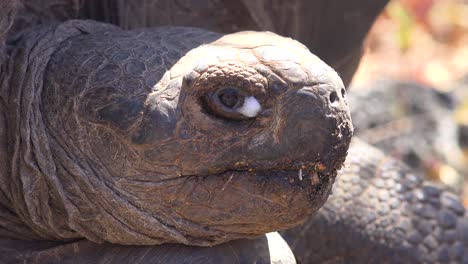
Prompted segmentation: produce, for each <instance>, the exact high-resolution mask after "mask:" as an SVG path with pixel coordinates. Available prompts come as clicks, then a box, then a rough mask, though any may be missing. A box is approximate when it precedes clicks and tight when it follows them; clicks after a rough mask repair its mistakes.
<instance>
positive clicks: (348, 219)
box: [282, 139, 468, 263]
mask: <svg viewBox="0 0 468 264" xmlns="http://www.w3.org/2000/svg"><path fill="white" fill-rule="evenodd" d="M282 234H283V235H284V237H285V239H286V241H287V242H288V243H289V245H290V246H291V247H292V249H293V252H294V253H295V255H296V259H297V260H298V262H299V263H468V214H467V213H466V210H465V208H464V207H463V205H462V204H461V203H460V200H459V198H458V197H457V196H456V195H454V194H452V193H450V192H448V191H446V190H445V189H444V188H442V187H440V186H437V185H434V184H432V183H429V182H426V181H424V180H423V179H422V178H421V177H420V176H417V175H415V174H413V173H412V172H411V170H409V169H408V168H407V167H406V166H405V165H404V164H402V163H401V162H400V161H398V160H395V159H393V158H390V157H388V156H385V155H384V154H383V153H382V152H380V151H379V150H377V149H375V148H373V147H371V146H369V145H367V144H366V143H364V142H362V141H360V140H358V139H353V143H352V144H351V147H350V150H349V154H348V158H347V161H346V163H345V165H344V167H343V168H342V169H341V170H340V172H339V174H338V177H337V181H336V182H335V185H334V186H333V194H332V195H331V196H330V198H329V199H328V201H327V203H326V204H325V205H324V206H323V207H322V209H320V210H319V212H318V213H317V215H316V216H314V217H313V218H312V219H311V220H309V221H308V222H307V223H306V224H305V225H303V226H300V227H297V228H294V229H292V230H288V231H285V232H283V233H282Z"/></svg>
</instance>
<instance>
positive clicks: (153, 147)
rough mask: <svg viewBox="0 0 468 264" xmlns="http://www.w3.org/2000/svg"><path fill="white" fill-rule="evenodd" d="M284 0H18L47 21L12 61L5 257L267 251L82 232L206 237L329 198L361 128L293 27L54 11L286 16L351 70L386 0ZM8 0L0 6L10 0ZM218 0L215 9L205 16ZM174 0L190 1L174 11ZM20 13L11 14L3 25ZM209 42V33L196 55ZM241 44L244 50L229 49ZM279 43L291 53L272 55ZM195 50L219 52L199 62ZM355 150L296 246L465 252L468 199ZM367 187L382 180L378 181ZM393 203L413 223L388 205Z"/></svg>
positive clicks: (252, 255)
mask: <svg viewBox="0 0 468 264" xmlns="http://www.w3.org/2000/svg"><path fill="white" fill-rule="evenodd" d="M273 2H275V1H272V2H271V3H270V2H268V3H267V1H265V2H264V3H266V4H265V5H262V4H261V1H256V2H250V1H249V2H248V1H246V2H245V4H244V8H245V9H244V10H243V11H239V12H238V11H237V10H239V8H240V9H242V8H241V6H240V5H239V4H238V3H236V4H233V3H234V2H232V3H231V2H230V1H227V2H225V3H222V4H219V3H218V4H216V3H215V2H211V1H207V2H206V3H205V4H204V5H201V4H197V5H196V6H191V7H190V8H186V7H187V6H185V7H184V6H183V5H180V3H179V2H178V1H170V2H167V3H166V4H165V5H163V6H161V5H157V10H159V12H160V15H159V16H158V15H157V12H152V11H151V7H150V5H142V4H138V2H132V3H135V4H134V5H132V4H128V5H126V3H125V2H118V4H117V5H112V6H107V8H103V9H101V8H100V6H101V7H105V6H106V5H108V4H109V3H110V2H106V1H102V2H100V1H93V2H86V3H85V4H84V5H82V4H81V3H79V1H70V2H66V1H65V2H63V3H61V4H54V5H52V4H50V3H51V2H49V1H25V4H26V7H25V8H24V9H20V10H19V12H18V16H17V18H18V21H21V23H15V25H14V26H13V28H12V29H11V30H10V32H20V31H21V30H27V28H28V27H30V26H32V25H37V24H42V26H40V27H38V28H35V29H33V30H31V31H24V32H23V33H22V34H21V35H20V37H13V36H12V37H10V38H8V44H9V45H8V47H9V49H7V52H6V54H7V55H8V56H9V57H8V60H9V61H8V63H3V64H2V87H1V90H0V92H1V100H0V107H1V113H2V115H0V159H2V160H1V161H2V164H8V167H7V168H6V170H5V169H3V170H0V176H1V177H0V180H1V183H2V184H1V185H0V186H1V188H2V189H1V192H0V212H1V215H0V216H1V223H0V226H1V228H2V229H0V234H1V236H2V239H0V242H1V243H0V252H1V254H0V256H7V257H6V258H5V257H2V258H0V262H1V261H3V262H7V263H10V262H11V263H15V262H18V261H21V260H23V261H27V262H60V263H66V262H73V261H84V262H86V261H87V262H97V261H102V262H109V261H111V262H119V261H120V262H121V263H128V262H132V263H148V262H151V261H161V260H163V263H168V262H184V261H187V262H191V263H192V262H196V261H199V262H200V263H220V262H236V261H237V262H242V263H244V262H246V263H264V262H270V261H272V259H271V258H269V257H268V255H269V254H270V252H269V253H265V249H266V248H268V249H269V250H271V248H272V247H271V246H270V245H269V244H265V241H264V240H265V238H264V237H263V238H258V239H256V240H253V241H250V242H251V243H249V242H247V241H241V242H240V243H238V242H228V243H223V244H221V245H218V246H216V247H213V248H204V249H199V248H196V247H188V246H181V245H173V244H165V245H162V246H151V247H142V246H118V245H113V244H109V243H103V244H99V245H97V244H94V243H93V242H90V241H89V240H84V239H81V240H79V241H75V240H74V239H75V238H80V237H85V238H88V239H90V240H93V241H102V240H104V241H111V242H116V243H122V244H137V245H141V244H151V245H152V244H158V243H162V242H167V241H177V242H181V243H185V244H196V245H212V244H216V243H220V242H222V241H226V240H230V239H234V238H236V237H237V238H240V237H251V236H255V235H257V234H260V233H264V232H267V231H269V230H275V229H278V228H286V227H287V226H292V225H296V224H298V223H299V222H300V221H302V220H304V219H305V218H306V215H307V214H312V213H313V211H314V210H316V208H318V207H319V206H321V204H322V203H323V201H324V200H325V199H326V196H327V195H328V192H329V190H330V188H331V183H332V181H333V179H334V169H335V168H338V167H339V166H340V163H341V161H342V159H343V156H344V152H345V149H346V148H347V144H348V143H349V140H348V136H349V134H347V133H346V131H348V132H349V131H350V126H347V125H345V126H341V125H340V124H347V121H348V120H347V118H346V115H347V111H346V110H345V108H346V107H345V106H344V105H343V102H344V101H345V99H344V97H345V96H346V95H345V92H343V93H342V90H341V88H342V84H341V83H340V81H339V79H338V78H336V75H335V73H334V71H332V70H330V69H329V68H328V67H327V66H324V64H323V63H322V62H321V61H319V60H317V59H316V58H315V57H314V56H312V55H310V54H309V53H308V52H307V51H305V49H304V47H303V46H302V45H300V44H298V43H297V42H294V41H291V40H285V39H283V38H280V37H277V36H275V35H272V34H266V33H242V34H234V35H231V36H225V37H224V38H222V39H219V38H220V37H221V35H220V34H215V33H210V32H207V31H203V30H198V29H180V28H179V29H176V28H172V29H171V28H163V29H152V30H139V31H138V32H137V31H133V32H124V31H121V30H119V29H118V28H115V27H112V26H109V25H103V24H98V23H94V22H82V21H73V22H67V23H65V24H62V25H55V24H50V23H51V22H54V21H57V20H58V21H64V20H66V19H69V18H77V17H80V16H84V17H91V18H97V19H102V20H106V21H109V20H110V21H111V22H113V23H115V24H118V25H121V26H123V27H126V28H133V27H136V25H132V23H133V22H135V21H139V20H138V19H140V18H141V19H142V20H141V21H144V23H148V24H142V25H146V26H148V25H158V22H157V21H160V23H162V24H159V25H165V24H175V25H180V24H185V25H187V24H188V25H192V26H202V27H205V28H209V29H212V30H218V31H223V32H229V31H238V30H239V29H247V28H253V29H270V30H275V31H276V32H282V30H285V33H284V34H286V35H290V36H291V35H293V36H295V37H296V38H298V39H300V40H301V41H303V42H305V43H306V44H307V45H308V46H309V47H312V50H313V52H314V53H316V54H320V56H322V57H323V58H325V59H326V60H327V62H328V63H330V64H331V65H332V66H333V67H334V68H336V69H337V70H338V71H339V72H340V73H341V74H342V77H343V78H344V80H345V83H347V82H348V81H349V80H350V76H351V75H352V72H353V71H354V69H355V67H356V65H357V62H358V61H359V57H360V50H361V49H360V47H361V41H362V38H363V37H364V35H365V32H366V31H367V29H368V28H369V26H370V22H371V21H372V19H373V18H374V17H375V15H376V14H377V11H378V10H379V9H380V8H381V7H382V4H383V2H385V1H372V3H370V2H369V3H367V6H366V5H365V3H361V2H360V3H357V2H359V1H349V2H347V3H346V4H343V3H340V4H337V3H334V2H333V1H328V2H325V1H308V2H307V4H305V1H298V2H295V1H292V2H287V3H286V2H284V3H283V4H284V5H283V4H282V3H281V1H278V2H275V3H273ZM116 3H117V2H116ZM127 3H128V2H127ZM145 3H146V2H145ZM148 3H149V2H148ZM49 4H50V5H49ZM348 4H349V5H348ZM188 5H190V3H189V4H188ZM217 5H219V6H217ZM5 6H6V8H5V9H2V10H1V11H0V12H2V13H5V14H6V13H8V12H10V11H12V10H14V8H13V5H10V3H6V4H5ZM51 6H53V8H51ZM222 6H224V7H225V9H223V8H219V7H222ZM155 7H156V6H154V7H153V8H155ZM194 7H198V8H200V7H201V8H200V9H199V10H198V11H197V10H194ZM269 7H272V8H269ZM290 7H292V8H291V9H289V8H290ZM164 8H166V9H164ZM213 8H214V10H217V11H220V13H217V14H215V15H213V16H211V15H210V16H201V15H200V12H202V11H203V10H205V11H207V10H211V11H212V10H213ZM103 10H105V11H103ZM176 10H178V11H181V12H185V15H174V14H175V13H174V12H176ZM187 10H188V11H190V12H188V11H187ZM221 10H223V11H221ZM224 10H227V13H223V12H224ZM193 11H195V12H193ZM211 11H210V12H208V13H212V12H211ZM234 11H236V12H237V13H230V12H234ZM245 11H246V12H248V13H250V14H254V15H252V16H250V17H249V16H246V15H245V14H246V13H245ZM114 12H119V14H120V12H122V13H121V15H118V16H115V13H114ZM281 12H285V14H287V15H286V16H284V15H281ZM10 13H11V12H10ZM130 13H133V15H128V14H130ZM124 14H126V15H124ZM145 14H151V15H150V16H146V15H145ZM153 14H155V15H153ZM190 14H194V16H193V17H192V16H191V15H190ZM226 14H227V15H226ZM233 14H234V15H233ZM291 14H292V15H291ZM173 15H174V16H173ZM129 17H132V18H130V19H129ZM233 17H234V19H233ZM3 18H6V20H5V19H3ZM10 18H11V15H10V16H2V21H1V22H2V24H1V26H0V29H1V30H2V32H6V30H7V29H6V27H5V26H3V25H5V24H3V21H9V19H10ZM200 18H201V19H200ZM108 19H109V20H108ZM113 19H116V20H117V21H112V20H113ZM132 19H134V20H132ZM153 19H154V20H155V21H153ZM220 19H221V20H220ZM223 19H224V20H223ZM230 19H231V20H230ZM249 19H250V20H249ZM284 19H286V20H288V19H295V20H294V23H291V21H286V22H285V20H284ZM141 21H140V22H141ZM168 21H169V22H170V23H168ZM220 21H224V22H220ZM229 21H230V22H229ZM246 21H247V22H246ZM248 21H250V22H248ZM252 21H254V22H252ZM233 22H235V23H233ZM126 23H127V24H126ZM204 23H206V24H207V25H206V26H205V24H204ZM210 23H211V24H210ZM238 23H240V24H242V26H240V27H234V26H233V25H238ZM6 24H8V23H6ZM208 24H210V25H208ZM290 25H291V27H289V26H290ZM304 25H305V26H304ZM311 25H313V26H311ZM230 26H231V27H232V28H231V29H229V30H228V27H230ZM309 30H311V31H309ZM330 32H333V34H331V33H330ZM155 33H158V34H155ZM158 36H159V37H158ZM244 36H249V37H251V38H248V39H246V38H245V37H244ZM257 36H258V37H257ZM2 38H4V37H3V36H2ZM202 43H210V44H209V45H208V46H205V47H202V48H198V49H195V50H194V51H193V52H191V53H188V54H187V52H188V51H189V50H191V49H193V48H195V47H197V46H199V45H200V44H202ZM161 46H162V47H165V48H166V50H164V49H160V47H161ZM116 47H117V48H116ZM264 48H265V49H267V51H262V49H264ZM233 50H234V51H237V52H239V51H242V52H244V51H245V52H246V54H244V55H242V56H236V57H235V59H234V60H232V57H231V55H229V54H232V51H233ZM128 51H130V54H129V55H128V54H127V55H126V53H128ZM249 52H250V53H251V54H250V55H249ZM297 53H299V54H300V56H297ZM279 54H285V55H282V57H283V58H282V59H281V60H280V61H276V60H275V57H277V56H278V55H279ZM304 54H305V55H304ZM216 55H221V56H220V58H216V59H215V60H212V59H210V57H213V56H216ZM100 56H101V57H100ZM182 56H185V57H183V58H182V59H181V57H182ZM249 58H253V60H251V59H249ZM200 60H201V61H208V62H212V63H213V64H212V65H208V66H209V67H204V66H203V65H204V64H206V63H200ZM226 61H230V62H226ZM285 61H286V62H288V63H289V62H293V63H292V64H291V63H289V64H288V63H285ZM196 62H198V64H197V63H196ZM199 64H201V65H202V66H199V67H196V65H199ZM290 65H293V66H294V67H290ZM311 68H313V69H314V70H313V71H311V70H310V69H311ZM169 69H170V71H169V72H170V73H169V74H167V75H166V76H164V73H165V72H166V70H169ZM194 69H197V70H196V71H194ZM321 73H323V74H321ZM156 77H157V78H156ZM311 77H313V78H311ZM156 83H159V85H157V86H154V84H156ZM324 84H325V85H324ZM327 84H328V85H327ZM225 85H227V86H229V87H235V88H237V89H239V87H238V86H241V88H242V89H239V94H241V95H242V96H244V95H246V94H248V95H254V96H255V97H256V98H257V99H259V101H260V103H261V105H262V111H261V112H260V114H259V115H257V116H256V117H255V118H251V119H249V118H245V115H240V114H239V111H233V110H232V109H226V108H225V107H222V106H220V105H219V100H218V101H217V99H216V98H218V97H217V96H218V95H219V94H222V93H221V92H219V87H223V86H225ZM303 87H312V88H311V89H308V88H306V89H304V88H303ZM333 92H336V95H332V93H333ZM230 98H231V97H230ZM230 100H231V99H229V100H227V101H230ZM327 102H328V103H327ZM332 102H333V103H332ZM327 104H329V105H327ZM337 109H338V111H337ZM340 109H341V110H340ZM270 110H271V111H270ZM265 112H266V113H265ZM339 113H344V114H341V116H342V117H341V118H342V120H340V118H339V116H340V114H339ZM224 120H225V121H224ZM156 124H157V125H156ZM242 124H248V125H247V126H246V127H244V126H243V125H242ZM323 129H325V130H323ZM335 131H338V133H335V134H334V132H335ZM340 133H341V134H343V135H342V138H341V139H340V138H339V134H340ZM260 135H265V136H261V137H258V136H260ZM174 142H176V143H174ZM311 142H313V144H311ZM340 142H341V144H340ZM259 143H260V144H259ZM334 146H337V148H336V149H335V150H333V149H334ZM252 147H253V148H252ZM177 150H178V151H177ZM350 158H351V159H348V163H347V164H348V165H347V167H345V169H344V170H342V171H341V172H340V173H339V178H338V179H339V182H338V185H337V188H336V189H335V192H334V195H333V196H332V199H331V200H330V201H329V202H330V203H328V204H327V205H326V207H325V209H324V210H321V211H319V213H318V214H317V217H315V218H312V219H309V220H308V221H307V223H306V225H305V226H302V227H299V228H297V229H295V230H292V231H289V232H288V234H287V239H288V241H289V243H290V245H291V246H292V248H293V250H294V252H295V255H296V257H297V258H298V259H299V261H302V262H305V263H309V262H311V261H312V262H337V263H340V262H345V263H348V262H352V261H354V262H361V263H362V262H365V261H374V260H375V261H381V260H386V261H387V260H388V262H390V263H393V262H399V261H400V262H402V261H403V262H423V261H426V262H436V261H440V262H448V261H456V262H462V263H463V261H466V260H467V259H468V258H467V254H466V250H465V249H466V248H467V247H468V246H467V243H466V237H468V235H464V234H466V232H467V231H466V230H467V228H468V227H467V226H468V225H467V220H466V213H465V210H464V208H463V207H461V204H460V202H459V201H458V200H457V199H454V198H453V197H451V199H448V198H447V197H449V198H450V196H448V194H447V193H446V192H442V191H441V189H440V188H439V187H434V188H427V187H426V186H425V185H423V183H422V180H421V179H420V178H419V177H414V176H407V175H410V174H408V173H407V171H406V169H405V168H404V166H402V165H400V164H398V163H395V162H393V161H392V162H388V161H387V159H385V158H384V157H383V156H382V155H381V154H380V152H378V151H375V150H374V149H372V148H371V147H369V146H367V145H365V144H364V143H358V144H355V145H354V146H353V147H352V150H351V157H350ZM239 160H240V161H241V162H239V163H238V161H239ZM3 161H4V162H3ZM52 161H53V162H52ZM387 163H391V164H392V166H383V165H385V164H387ZM349 164H351V165H349ZM302 165H305V167H304V168H303V180H302V181H300V180H299V177H298V170H299V168H300V167H301V166H302ZM348 166H349V167H348ZM380 166H383V167H380ZM388 174H390V175H393V176H392V177H391V180H386V181H385V182H387V181H389V182H390V183H388V184H387V183H384V185H383V187H381V183H380V181H379V178H380V177H382V178H384V177H387V178H388ZM231 175H232V177H231ZM395 175H396V176H395ZM401 185H405V186H406V185H408V186H409V187H408V188H409V189H406V188H405V189H403V190H400V189H399V187H398V186H401ZM374 187H377V188H380V189H382V190H380V191H379V192H377V193H379V195H378V197H374V196H375V195H374V196H373V193H376V192H375V191H373V188H374ZM363 189H365V190H366V191H364V192H361V191H362V190H363ZM367 190H369V191H368V192H367ZM380 193H388V194H389V195H390V196H391V197H390V198H391V199H384V198H385V194H382V195H381V194H380ZM361 194H362V195H361ZM284 195H286V197H284ZM368 195H369V196H368ZM213 197H214V198H215V199H214V198H213ZM382 197H383V198H382ZM434 197H435V198H434ZM447 199H448V200H447ZM395 200H396V203H395ZM436 200H437V201H439V200H440V205H439V206H438V205H437V203H436V202H437V201H436ZM389 208H391V209H389ZM375 211H378V215H377V216H376V215H375V214H373V213H374V212H375ZM220 212H221V213H220ZM226 212H227V213H226ZM400 214H401V219H406V220H407V221H399V220H398V219H397V220H395V217H394V216H395V215H400ZM184 218H189V220H191V221H187V219H184ZM426 219H429V221H426ZM192 220H193V221H192ZM392 221H393V222H392ZM408 221H410V222H411V224H407V222H408ZM369 223H370V224H369ZM374 223H375V224H374ZM388 223H391V225H390V226H389V225H388ZM205 226H208V228H207V229H206V228H204V227H205ZM429 227H430V228H429ZM431 228H432V229H431ZM402 230H403V231H402ZM454 234H455V236H454ZM9 238H12V239H16V241H12V240H10V239H9ZM19 239H23V240H31V239H32V240H34V241H33V242H24V241H22V240H19ZM70 239H73V241H70ZM44 240H58V241H57V242H46V241H44ZM67 240H68V241H67ZM66 241H67V242H66ZM253 248H255V249H259V250H258V251H257V250H253ZM434 248H437V250H434ZM253 251H255V252H253ZM279 251H282V250H279ZM429 252H430V253H431V254H426V253H429ZM447 256H448V257H447Z"/></svg>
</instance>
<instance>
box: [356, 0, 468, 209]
mask: <svg viewBox="0 0 468 264" xmlns="http://www.w3.org/2000/svg"><path fill="white" fill-rule="evenodd" d="M381 78H395V79H404V80H413V81H417V82H419V83H423V84H426V85H427V86H428V87H433V88H435V89H439V90H441V91H450V89H452V88H453V87H455V84H458V87H460V84H461V85H462V87H463V86H464V88H462V89H465V90H466V91H467V92H464V93H462V95H463V94H464V96H465V97H464V98H462V100H461V101H462V102H463V103H462V104H461V105H460V106H458V108H457V110H456V111H455V113H454V118H456V120H457V122H459V123H464V124H466V125H468V1H466V0H465V1H462V0H399V1H393V2H391V3H390V4H389V5H388V6H387V8H386V10H385V11H384V13H383V14H382V15H381V16H380V17H379V19H378V20H377V22H376V23H375V25H374V27H373V28H372V30H371V33H370V35H369V37H368V39H367V41H366V52H365V55H364V57H363V59H362V63H361V65H360V67H359V69H358V71H357V73H356V75H355V77H354V79H353V84H354V85H358V86H365V84H368V83H370V82H371V81H372V80H376V79H381ZM464 78H465V81H464V82H462V81H461V80H462V79H464ZM464 160H465V167H466V168H467V170H465V171H468V149H465V157H464ZM440 173H441V174H444V173H450V172H444V171H441V172H440ZM461 174H462V175H460V177H464V178H465V194H464V200H465V205H467V206H468V184H467V182H468V175H463V174H466V173H461ZM439 176H441V177H444V175H439Z"/></svg>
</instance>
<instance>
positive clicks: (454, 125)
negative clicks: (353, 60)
mask: <svg viewBox="0 0 468 264" xmlns="http://www.w3.org/2000/svg"><path fill="white" fill-rule="evenodd" d="M351 91H352V93H350V97H351V98H350V104H351V108H352V109H353V110H352V111H353V121H354V122H355V125H356V127H357V129H356V134H358V135H359V136H361V137H363V138H365V139H366V140H367V141H369V142H371V143H373V144H374V145H377V146H378V147H380V148H382V149H383V150H384V151H386V152H387V153H389V154H391V155H394V156H397V157H398V158H401V159H403V160H405V161H406V162H407V163H408V164H409V165H410V166H411V167H413V168H415V169H416V171H417V172H418V173H422V174H425V175H428V177H429V178H430V179H431V180H434V181H438V182H441V183H444V184H446V185H447V186H449V187H450V188H452V189H453V190H455V191H456V192H458V193H459V194H460V195H461V197H462V198H463V200H464V202H465V206H468V0H395V1H392V2H390V3H389V5H388V6H387V7H386V9H385V11H384V12H383V13H382V15H381V16H380V17H379V18H378V20H377V21H376V23H375V24H374V26H373V28H372V30H371V32H370V34H369V36H368V38H367V40H366V50H365V55H364V57H363V59H362V62H361V65H360V66H359V69H358V71H357V73H356V75H355V76H354V79H353V82H352V85H351ZM375 98H380V99H378V100H377V99H375Z"/></svg>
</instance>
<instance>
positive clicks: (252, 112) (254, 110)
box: [237, 96, 262, 117]
mask: <svg viewBox="0 0 468 264" xmlns="http://www.w3.org/2000/svg"><path fill="white" fill-rule="evenodd" d="M260 110H262V106H261V105H260V103H259V102H258V101H257V99H256V98H255V97H254V96H248V97H245V100H244V104H243V105H242V107H240V108H238V109H237V112H239V113H241V114H243V115H245V116H247V117H255V116H257V114H258V112H260Z"/></svg>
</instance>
